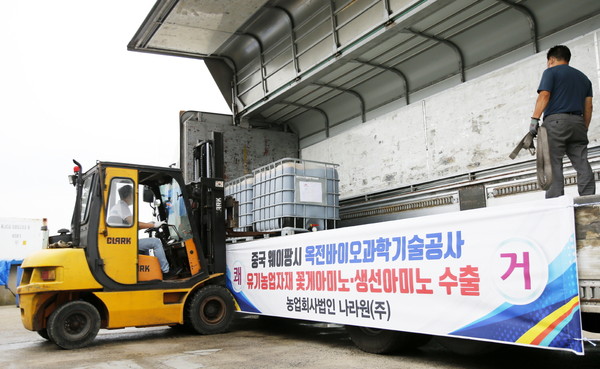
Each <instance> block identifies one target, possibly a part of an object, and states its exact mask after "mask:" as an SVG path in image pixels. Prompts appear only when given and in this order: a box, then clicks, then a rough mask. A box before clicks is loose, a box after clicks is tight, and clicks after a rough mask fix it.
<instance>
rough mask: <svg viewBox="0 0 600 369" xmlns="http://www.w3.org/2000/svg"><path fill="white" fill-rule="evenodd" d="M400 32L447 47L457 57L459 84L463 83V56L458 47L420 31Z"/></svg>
mask: <svg viewBox="0 0 600 369" xmlns="http://www.w3.org/2000/svg"><path fill="white" fill-rule="evenodd" d="M401 32H405V33H412V34H413V35H417V36H421V37H424V38H427V39H430V40H432V41H435V42H439V43H441V44H444V45H447V46H449V47H450V48H451V49H452V50H454V52H455V53H456V56H458V70H459V73H460V81H461V82H464V81H465V58H464V56H463V53H462V51H461V50H460V48H459V47H458V45H456V44H455V43H454V42H452V41H450V40H447V39H445V38H441V37H437V36H433V35H430V34H427V33H425V32H420V31H417V30H414V29H412V28H410V27H408V28H405V29H403V30H402V31H401Z"/></svg>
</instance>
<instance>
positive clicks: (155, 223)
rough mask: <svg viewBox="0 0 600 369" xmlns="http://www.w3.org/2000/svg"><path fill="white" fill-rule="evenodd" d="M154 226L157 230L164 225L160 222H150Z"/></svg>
mask: <svg viewBox="0 0 600 369" xmlns="http://www.w3.org/2000/svg"><path fill="white" fill-rule="evenodd" d="M152 223H153V224H154V228H159V227H160V226H161V225H163V224H166V223H165V222H164V221H162V220H161V221H160V222H152Z"/></svg>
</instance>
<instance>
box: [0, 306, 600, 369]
mask: <svg viewBox="0 0 600 369" xmlns="http://www.w3.org/2000/svg"><path fill="white" fill-rule="evenodd" d="M0 368H44V369H53V368H60V369H65V368H86V369H104V368H107V369H108V368H110V369H120V368H127V369H138V368H165V369H168V368H175V369H184V368H185V369H189V368H236V369H237V368H344V369H346V368H407V369H408V368H410V369H425V368H442V369H449V368H473V369H475V368H477V369H481V368H493V369H496V368H498V369H499V368H502V369H505V368H511V369H516V368H547V369H551V368H565V369H566V368H569V369H572V368H586V369H591V368H600V347H593V346H591V345H590V344H588V345H586V356H583V357H582V356H577V355H575V354H571V353H568V352H558V351H550V350H540V349H529V348H522V347H516V346H504V348H502V349H501V350H500V351H498V352H495V353H493V354H488V355H484V356H478V357H466V356H460V355H457V354H454V353H452V352H449V351H448V350H446V349H445V348H443V347H441V346H440V345H438V344H436V342H435V341H432V342H430V343H428V344H427V345H425V346H423V347H422V348H420V349H418V350H413V351H410V352H407V353H404V354H397V355H387V356H385V355H372V354H367V353H364V352H362V351H360V350H359V349H357V348H356V347H355V346H354V345H353V343H352V342H351V341H350V340H349V339H348V336H347V335H346V333H345V330H344V329H343V328H341V327H339V326H327V325H324V324H308V323H299V322H293V321H288V323H285V322H284V323H281V322H279V323H277V324H273V322H270V323H269V322H268V321H267V322H265V320H264V319H258V318H257V317H255V316H244V315H239V316H238V317H236V319H235V320H234V323H233V325H232V327H231V331H230V332H229V333H226V334H221V335H213V336H199V335H193V334H187V333H182V332H180V331H178V330H176V329H172V328H168V327H156V328H143V329H136V328H128V329H121V330H113V331H107V330H101V331H100V333H99V335H98V337H97V338H96V340H95V341H94V342H93V344H92V345H91V346H89V347H86V348H83V349H79V350H70V351H67V350H62V349H59V348H58V347H57V346H55V345H54V344H53V343H51V342H48V341H46V340H44V339H43V338H41V337H40V336H38V335H37V333H35V332H30V331H27V330H26V329H24V328H23V327H22V325H21V320H20V316H19V309H18V308H16V307H14V306H0Z"/></svg>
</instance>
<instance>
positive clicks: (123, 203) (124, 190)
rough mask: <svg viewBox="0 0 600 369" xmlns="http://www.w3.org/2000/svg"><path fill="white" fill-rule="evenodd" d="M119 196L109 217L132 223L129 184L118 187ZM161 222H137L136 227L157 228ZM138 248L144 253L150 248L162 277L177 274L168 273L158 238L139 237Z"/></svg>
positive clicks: (165, 277) (130, 187) (131, 194)
mask: <svg viewBox="0 0 600 369" xmlns="http://www.w3.org/2000/svg"><path fill="white" fill-rule="evenodd" d="M119 197H120V198H121V199H120V200H119V201H118V202H117V203H116V204H115V206H113V207H112V209H111V210H110V214H109V217H118V218H119V219H121V220H122V222H123V224H124V225H132V224H133V215H132V214H131V210H130V209H129V206H131V205H132V204H133V187H132V186H131V185H125V186H123V187H121V188H119ZM162 224H164V222H152V223H144V222H138V228H139V229H148V228H157V227H160V225H162ZM138 250H140V251H141V252H142V253H144V254H145V255H148V254H149V251H150V250H152V251H153V253H154V256H156V257H157V258H158V261H159V263H160V269H161V270H162V272H163V279H173V278H175V277H176V276H177V274H176V273H171V274H170V273H169V262H168V260H167V256H166V255H165V250H164V249H163V246H162V242H161V241H160V240H159V239H158V238H140V239H139V241H138Z"/></svg>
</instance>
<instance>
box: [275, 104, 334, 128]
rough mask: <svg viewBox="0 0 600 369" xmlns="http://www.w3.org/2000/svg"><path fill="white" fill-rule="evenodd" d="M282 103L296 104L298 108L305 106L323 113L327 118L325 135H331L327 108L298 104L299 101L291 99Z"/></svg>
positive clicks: (307, 108) (304, 107)
mask: <svg viewBox="0 0 600 369" xmlns="http://www.w3.org/2000/svg"><path fill="white" fill-rule="evenodd" d="M281 103H282V104H286V105H291V106H296V107H298V108H303V109H306V110H314V111H317V112H319V113H321V115H322V116H323V117H324V118H325V136H326V137H329V117H328V116H327V113H326V112H325V110H323V109H320V108H317V107H316V106H310V105H304V104H298V103H295V102H291V101H282V102H281Z"/></svg>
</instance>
